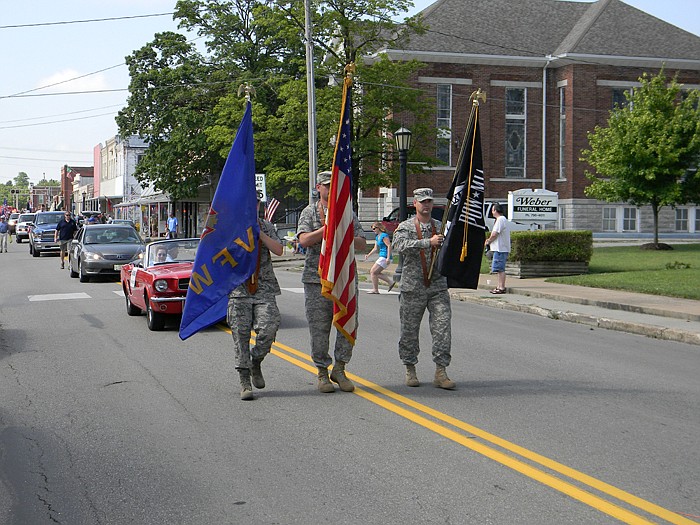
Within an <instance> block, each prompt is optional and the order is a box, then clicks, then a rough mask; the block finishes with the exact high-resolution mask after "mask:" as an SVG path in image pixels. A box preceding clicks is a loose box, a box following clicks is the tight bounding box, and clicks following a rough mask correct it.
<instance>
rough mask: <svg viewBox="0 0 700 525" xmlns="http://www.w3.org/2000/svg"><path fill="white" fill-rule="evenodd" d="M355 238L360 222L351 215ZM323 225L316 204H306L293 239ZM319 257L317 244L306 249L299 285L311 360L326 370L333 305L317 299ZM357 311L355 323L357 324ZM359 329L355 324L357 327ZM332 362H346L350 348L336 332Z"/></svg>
mask: <svg viewBox="0 0 700 525" xmlns="http://www.w3.org/2000/svg"><path fill="white" fill-rule="evenodd" d="M353 223H354V232H355V236H356V237H357V236H362V226H361V225H360V221H359V220H358V218H357V217H356V216H355V215H354V214H353ZM321 226H323V223H322V222H321V216H320V214H319V211H318V203H316V202H315V203H314V204H309V205H308V206H307V207H306V208H304V209H303V210H302V212H301V216H300V217H299V225H298V226H297V236H298V235H299V234H300V233H311V232H313V231H316V230H318V229H319V228H320V227H321ZM320 257H321V243H318V244H314V245H313V246H308V247H307V248H306V259H305V261H304V272H303V273H302V276H301V282H302V283H304V296H305V308H306V320H307V321H308V323H309V335H310V336H311V357H312V359H313V361H314V363H315V365H316V366H317V367H322V368H328V367H329V366H330V365H331V364H332V363H333V360H332V359H331V358H330V355H329V352H328V346H329V341H330V334H331V326H332V323H333V302H332V301H331V300H330V299H326V298H325V297H323V296H322V295H321V277H320V276H319V274H318V262H319V258H320ZM357 286H358V282H357V275H356V276H355V294H356V297H357V292H358V290H357ZM358 312H359V308H357V310H356V313H355V320H356V322H357V321H358ZM357 326H359V322H358V324H357ZM334 357H335V361H336V362H338V361H341V362H343V363H348V362H350V358H351V357H352V345H351V344H350V342H349V341H348V340H347V339H346V338H345V336H344V335H342V334H341V333H338V332H336V337H335V352H334Z"/></svg>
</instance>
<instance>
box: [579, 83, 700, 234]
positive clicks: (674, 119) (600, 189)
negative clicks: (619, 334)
mask: <svg viewBox="0 0 700 525" xmlns="http://www.w3.org/2000/svg"><path fill="white" fill-rule="evenodd" d="M639 80H640V82H641V86H640V87H638V88H635V89H634V90H633V92H632V94H631V95H628V96H627V99H628V102H629V104H628V106H627V107H617V108H615V109H614V110H613V111H612V112H611V114H610V118H609V119H608V126H607V127H605V128H601V127H599V126H596V128H595V130H594V131H593V132H590V133H589V134H588V142H589V145H590V149H587V150H584V151H583V152H582V155H583V158H582V159H581V160H584V161H586V162H588V163H589V164H590V165H591V166H593V168H595V173H590V172H586V176H587V177H588V178H589V179H590V180H591V181H592V183H591V185H590V186H588V187H587V188H586V190H585V191H586V195H588V196H589V197H593V198H596V199H601V200H605V201H609V202H614V201H625V202H630V203H632V204H634V205H636V206H642V205H647V204H648V205H650V206H651V208H652V212H653V216H654V244H655V245H656V246H657V247H658V246H659V209H660V208H661V207H663V206H675V205H678V204H685V203H687V202H692V201H695V202H698V200H700V198H699V195H698V188H699V187H700V182H699V181H698V180H697V179H698V173H697V166H698V159H700V109H699V107H698V99H699V94H698V91H697V90H692V91H690V92H688V93H686V94H685V95H684V96H681V86H680V84H678V82H677V80H676V79H675V78H674V79H673V80H671V82H670V83H668V80H667V78H666V76H665V74H664V72H663V70H662V71H660V72H659V74H658V75H655V76H653V77H652V76H649V75H647V74H644V76H642V77H641V78H640V79H639ZM693 168H695V170H696V171H695V172H694V173H693V172H692V169H693Z"/></svg>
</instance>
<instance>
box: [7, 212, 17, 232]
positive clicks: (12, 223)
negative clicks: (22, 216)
mask: <svg viewBox="0 0 700 525" xmlns="http://www.w3.org/2000/svg"><path fill="white" fill-rule="evenodd" d="M18 218H19V213H10V218H9V219H7V233H9V234H10V235H12V234H13V233H15V229H16V228H17V219H18Z"/></svg>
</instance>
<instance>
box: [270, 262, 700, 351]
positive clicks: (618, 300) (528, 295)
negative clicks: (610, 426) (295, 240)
mask: <svg viewBox="0 0 700 525" xmlns="http://www.w3.org/2000/svg"><path fill="white" fill-rule="evenodd" d="M274 260H275V262H276V264H277V265H284V266H289V265H296V264H297V263H298V264H299V265H302V264H303V256H302V255H292V254H285V255H282V256H281V257H275V258H274ZM372 264H373V262H372V261H364V257H363V256H359V257H358V258H357V269H358V273H359V274H360V276H363V275H364V276H366V278H367V279H366V281H365V284H367V283H368V282H369V270H370V268H371V267H372ZM393 270H395V265H391V266H390V267H389V268H388V270H387V271H385V273H386V274H387V275H392V274H393ZM398 286H400V285H397V288H394V290H393V291H392V292H388V290H387V287H386V286H385V285H384V284H383V283H381V284H380V288H379V290H380V293H396V292H397V290H398ZM495 286H496V276H495V275H481V277H480V279H479V288H478V289H477V290H467V289H451V290H450V295H451V297H452V299H453V300H458V301H470V302H474V303H477V304H480V305H483V306H487V307H490V308H501V309H504V310H515V311H520V312H525V313H529V314H534V315H540V316H543V317H548V318H551V319H558V320H561V321H568V322H573V323H580V324H585V325H590V326H593V327H597V328H605V329H608V330H618V331H621V332H627V333H632V334H638V335H643V336H646V337H652V338H656V339H665V340H669V341H677V342H681V343H687V344H693V345H700V301H695V300H691V299H678V298H675V297H664V296H658V295H648V294H640V293H633V292H625V291H618V290H608V289H602V288H589V287H585V286H573V285H567V284H557V283H549V282H546V281H545V280H544V279H517V278H513V277H510V276H509V277H507V279H506V287H507V293H506V294H502V295H494V294H491V293H490V291H491V290H492V289H493V288H495ZM365 288H368V286H365V285H363V284H362V283H360V289H365Z"/></svg>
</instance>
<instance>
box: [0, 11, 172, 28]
mask: <svg viewBox="0 0 700 525" xmlns="http://www.w3.org/2000/svg"><path fill="white" fill-rule="evenodd" d="M174 14H175V13H173V12H170V13H153V14H150V15H132V16H115V17H111V18H90V19H87V20H65V21H63V22H38V23H35V24H14V25H7V26H0V29H18V28H23V27H44V26H60V25H68V24H87V23H90V22H112V21H114V20H133V19H135V18H152V17H155V16H168V15H174Z"/></svg>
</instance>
